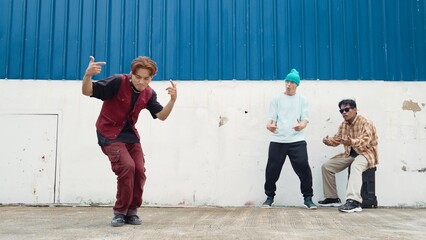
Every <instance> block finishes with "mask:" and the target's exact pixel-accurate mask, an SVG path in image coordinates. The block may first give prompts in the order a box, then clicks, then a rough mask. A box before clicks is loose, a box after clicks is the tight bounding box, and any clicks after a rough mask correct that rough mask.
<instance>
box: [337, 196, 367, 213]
mask: <svg viewBox="0 0 426 240" xmlns="http://www.w3.org/2000/svg"><path fill="white" fill-rule="evenodd" d="M339 211H341V212H347V213H351V212H361V211H362V208H361V203H360V202H358V201H355V200H352V199H348V200H346V203H345V204H343V205H342V206H340V207H339Z"/></svg>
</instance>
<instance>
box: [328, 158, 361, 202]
mask: <svg viewBox="0 0 426 240" xmlns="http://www.w3.org/2000/svg"><path fill="white" fill-rule="evenodd" d="M349 166H351V167H350V168H351V174H350V175H349V180H348V185H347V189H346V200H348V199H352V200H356V201H358V202H360V203H362V197H361V187H362V173H363V172H364V171H365V170H367V169H368V161H367V159H366V158H365V157H364V156H362V155H358V156H357V157H356V158H353V157H340V158H332V159H330V160H328V161H327V162H325V163H324V164H323V165H322V167H321V171H322V182H323V189H324V197H325V198H338V195H337V188H336V173H338V172H341V171H343V170H344V169H346V168H347V167H349Z"/></svg>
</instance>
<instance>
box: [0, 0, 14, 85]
mask: <svg viewBox="0 0 426 240" xmlns="http://www.w3.org/2000/svg"><path fill="white" fill-rule="evenodd" d="M11 17H12V0H8V1H7V0H4V1H2V4H1V7H0V78H2V77H3V78H5V77H9V55H10V47H9V46H10V32H11V31H10V27H11V26H10V24H11V22H12V21H11Z"/></svg>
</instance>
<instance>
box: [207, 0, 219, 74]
mask: <svg viewBox="0 0 426 240" xmlns="http://www.w3.org/2000/svg"><path fill="white" fill-rule="evenodd" d="M219 3H220V1H219V0H208V1H207V9H208V12H207V32H206V35H207V43H206V44H207V49H206V50H207V62H206V71H207V74H206V75H207V79H220V70H221V69H220V61H219V49H220V38H221V36H220V33H221V32H220V31H219V30H220V29H219V26H220V18H219V10H220V8H219Z"/></svg>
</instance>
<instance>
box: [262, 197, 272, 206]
mask: <svg viewBox="0 0 426 240" xmlns="http://www.w3.org/2000/svg"><path fill="white" fill-rule="evenodd" d="M273 203H274V198H273V197H267V198H266V200H265V202H263V204H262V207H263V208H268V207H272V204H273Z"/></svg>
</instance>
